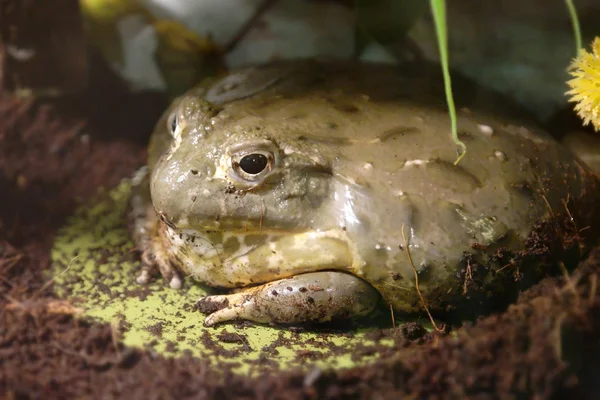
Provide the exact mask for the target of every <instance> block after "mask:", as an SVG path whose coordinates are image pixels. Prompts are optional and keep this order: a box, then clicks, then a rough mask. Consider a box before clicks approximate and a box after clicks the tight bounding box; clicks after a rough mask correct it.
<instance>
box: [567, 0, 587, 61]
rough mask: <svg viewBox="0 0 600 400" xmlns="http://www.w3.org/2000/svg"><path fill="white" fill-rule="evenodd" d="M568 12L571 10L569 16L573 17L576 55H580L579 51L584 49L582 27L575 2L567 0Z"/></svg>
mask: <svg viewBox="0 0 600 400" xmlns="http://www.w3.org/2000/svg"><path fill="white" fill-rule="evenodd" d="M565 3H566V5H567V10H569V16H570V17H571V24H572V25H573V34H574V36H575V55H577V54H579V50H581V48H582V47H583V45H582V41H581V27H580V26H579V17H578V16H577V9H576V8H575V4H574V3H573V0H565Z"/></svg>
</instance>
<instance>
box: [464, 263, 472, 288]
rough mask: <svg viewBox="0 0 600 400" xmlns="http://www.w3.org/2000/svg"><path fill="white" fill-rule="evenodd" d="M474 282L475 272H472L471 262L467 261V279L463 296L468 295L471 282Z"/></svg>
mask: <svg viewBox="0 0 600 400" xmlns="http://www.w3.org/2000/svg"><path fill="white" fill-rule="evenodd" d="M472 280H473V271H472V270H471V262H470V261H469V260H468V259H467V269H466V271H465V279H464V280H463V294H467V289H468V286H469V282H470V281H472Z"/></svg>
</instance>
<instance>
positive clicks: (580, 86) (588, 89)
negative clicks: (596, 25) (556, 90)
mask: <svg viewBox="0 0 600 400" xmlns="http://www.w3.org/2000/svg"><path fill="white" fill-rule="evenodd" d="M569 70H570V74H571V75H572V76H573V79H571V80H569V81H568V82H567V83H568V84H569V86H570V87H571V90H569V91H568V92H567V93H566V94H567V95H570V96H571V97H570V99H569V101H570V102H574V103H577V104H576V105H575V111H576V112H577V114H578V115H579V117H580V118H581V119H583V125H588V124H589V123H590V122H591V123H592V125H593V126H594V129H595V130H596V131H598V130H600V37H597V38H596V39H595V40H594V43H592V52H591V53H588V52H587V51H585V50H583V49H582V50H581V51H580V53H579V55H578V56H577V57H576V58H575V59H574V60H573V62H572V63H571V66H570V68H569Z"/></svg>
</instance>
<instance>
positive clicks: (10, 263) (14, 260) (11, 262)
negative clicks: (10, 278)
mask: <svg viewBox="0 0 600 400" xmlns="http://www.w3.org/2000/svg"><path fill="white" fill-rule="evenodd" d="M22 258H23V254H22V253H17V254H15V255H13V256H10V257H7V258H5V259H3V260H0V267H3V268H4V271H3V272H4V273H5V274H6V273H8V272H10V270H11V269H12V268H13V267H14V266H15V265H17V264H18V263H19V261H21V259H22Z"/></svg>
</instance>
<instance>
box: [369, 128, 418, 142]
mask: <svg viewBox="0 0 600 400" xmlns="http://www.w3.org/2000/svg"><path fill="white" fill-rule="evenodd" d="M420 132H421V130H420V129H419V128H417V127H414V126H395V127H393V128H390V129H387V130H385V131H383V133H381V134H380V135H379V136H378V137H377V139H379V141H380V142H382V143H383V142H387V141H390V140H395V139H399V138H402V137H405V136H408V135H410V136H412V135H413V134H416V133H420Z"/></svg>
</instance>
